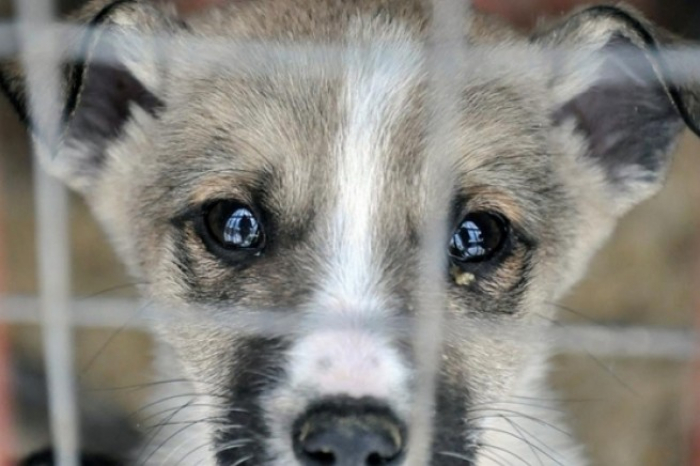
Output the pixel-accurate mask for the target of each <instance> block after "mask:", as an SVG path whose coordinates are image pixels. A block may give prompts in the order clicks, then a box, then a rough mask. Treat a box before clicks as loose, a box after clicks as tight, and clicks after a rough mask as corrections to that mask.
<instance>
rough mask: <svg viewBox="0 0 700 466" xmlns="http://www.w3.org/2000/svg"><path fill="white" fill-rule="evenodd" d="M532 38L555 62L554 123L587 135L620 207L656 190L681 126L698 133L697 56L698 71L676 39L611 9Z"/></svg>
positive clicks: (587, 13)
mask: <svg viewBox="0 0 700 466" xmlns="http://www.w3.org/2000/svg"><path fill="white" fill-rule="evenodd" d="M532 40H533V41H534V42H536V43H538V44H541V45H543V46H544V47H545V50H546V53H547V54H548V55H547V56H548V57H549V58H550V59H551V61H550V63H555V66H554V67H553V68H554V69H553V78H552V82H551V90H552V95H553V96H554V99H555V103H554V109H553V119H554V121H555V123H556V124H558V125H561V126H562V127H566V126H567V125H569V126H571V125H573V127H574V128H575V129H574V131H575V132H576V133H577V134H579V135H581V136H583V138H584V141H585V143H584V145H585V146H586V147H585V149H584V150H585V152H586V157H587V158H588V159H589V161H591V162H593V163H595V164H596V165H597V166H599V167H600V168H601V169H602V170H603V171H604V173H605V176H606V178H607V179H608V180H609V182H610V187H611V192H612V193H614V194H615V195H616V196H618V199H615V200H614V201H616V202H617V203H618V205H619V208H620V210H624V209H625V208H626V207H628V206H629V205H632V204H634V203H636V202H638V201H640V200H641V199H643V198H644V197H646V196H648V195H649V194H651V193H653V192H654V191H655V190H656V189H657V188H658V186H659V185H660V184H661V181H662V180H663V178H664V174H665V172H666V168H667V167H668V164H669V159H670V153H671V152H672V151H673V148H674V147H675V142H676V140H677V138H678V136H679V134H680V132H681V130H682V129H683V126H684V123H685V125H687V126H689V127H690V128H691V129H692V130H693V131H694V132H695V133H696V134H698V135H700V75H698V74H697V64H700V60H697V63H696V70H695V75H694V76H693V73H691V72H688V69H692V63H686V65H687V67H685V69H682V67H679V66H678V60H677V52H678V51H679V50H680V49H679V47H678V46H679V43H678V42H674V41H673V40H672V39H670V38H669V37H668V36H664V35H663V33H662V32H661V31H658V30H655V29H654V28H653V27H652V26H651V25H650V24H649V23H647V22H646V21H644V20H643V19H642V18H641V17H640V16H639V15H637V14H636V13H634V12H631V11H628V10H626V9H622V8H618V7H610V6H602V7H593V8H589V9H586V10H582V11H580V12H577V13H574V14H573V15H571V16H570V17H569V18H567V19H566V20H564V21H563V22H561V23H560V24H558V25H556V26H555V27H553V28H551V29H549V30H546V31H543V32H539V33H537V34H536V35H535V36H533V38H532ZM668 52H673V53H676V55H675V56H674V61H673V62H671V61H670V59H668V57H667V56H666V54H667V53H668ZM689 78H690V79H689ZM693 81H694V82H693ZM699 162H700V161H699Z"/></svg>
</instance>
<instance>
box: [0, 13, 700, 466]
mask: <svg viewBox="0 0 700 466" xmlns="http://www.w3.org/2000/svg"><path fill="white" fill-rule="evenodd" d="M434 13H435V11H434V10H433V6H432V4H431V3H430V2H427V1H421V0H255V1H241V2H228V3H224V4H223V5H221V6H219V7H217V8H215V9H212V10H210V11H208V12H205V13H202V14H200V15H198V16H193V17H188V18H182V17H179V16H178V15H177V14H176V13H175V12H174V11H172V10H170V9H169V8H167V7H165V6H163V5H162V4H155V3H149V2H146V1H137V0H131V1H129V0H121V1H110V2H106V1H95V2H92V3H91V4H89V5H88V6H87V7H86V8H85V9H84V10H83V12H82V13H81V14H80V15H79V17H80V19H81V21H83V23H85V24H87V25H89V26H90V29H89V31H88V32H87V33H85V34H81V35H80V36H79V37H78V38H77V41H76V44H77V45H76V46H75V47H73V48H72V49H71V50H73V51H75V50H77V51H79V52H80V53H79V57H80V60H79V62H78V63H76V62H75V61H72V62H71V61H70V60H69V59H68V58H65V59H63V58H61V59H60V60H59V61H61V62H64V61H65V62H66V63H67V64H66V70H67V71H66V73H65V76H66V77H65V79H64V80H63V81H62V90H63V100H64V101H65V111H64V116H63V119H62V123H63V126H62V132H61V135H60V137H59V138H58V140H53V139H51V138H50V136H48V135H47V134H46V133H44V132H42V128H41V125H39V124H37V123H36V121H35V119H32V116H31V115H30V113H29V112H28V110H27V106H26V104H25V102H26V95H27V92H26V89H25V85H24V84H23V83H24V78H23V73H22V72H21V70H20V69H19V67H17V66H16V65H13V64H7V65H6V66H5V67H4V72H3V74H2V79H1V80H0V84H1V85H2V88H3V89H4V91H5V93H6V94H7V96H8V97H9V99H10V100H11V101H12V103H13V104H14V105H15V107H16V109H17V110H18V112H19V113H20V115H21V116H23V117H24V119H25V120H26V121H27V122H28V123H29V124H30V126H32V127H33V130H34V131H33V133H34V135H35V136H36V139H37V141H38V145H39V147H40V148H41V150H42V151H43V154H44V155H43V159H44V160H45V161H46V164H47V168H48V169H50V170H51V171H52V172H53V173H55V174H56V175H57V176H59V177H61V179H63V180H64V181H65V182H66V183H67V184H68V185H70V186H71V187H72V188H74V189H75V190H77V191H78V192H80V193H82V194H83V195H84V196H85V199H86V200H87V202H88V203H89V205H90V206H91V208H92V210H93V211H94V214H95V216H96V217H97V218H98V220H99V221H100V222H101V224H102V225H103V227H104V229H105V231H106V232H107V234H108V235H109V237H110V238H111V240H112V242H113V244H114V247H115V248H116V250H117V252H118V253H119V255H120V256H121V257H122V259H123V260H124V263H125V264H126V265H127V267H128V269H129V271H130V272H131V274H133V276H134V277H136V278H137V279H138V280H139V282H142V283H144V285H143V287H142V294H143V296H144V298H145V299H146V300H148V301H149V302H151V303H152V304H153V306H154V307H156V308H157V309H158V310H159V312H158V314H157V318H155V319H154V320H153V328H154V332H155V333H156V335H157V337H158V340H159V342H160V343H159V344H160V346H159V350H158V352H157V361H156V365H157V367H158V369H159V370H160V371H161V372H162V373H164V375H165V376H166V377H167V378H168V379H170V380H176V381H175V382H171V383H167V384H162V385H163V386H167V387H168V390H169V392H168V393H167V394H163V393H161V394H160V397H161V398H160V400H161V401H160V403H161V404H160V406H162V407H163V408H164V410H163V412H165V413H166V415H165V416H163V418H162V419H161V420H160V422H159V423H158V428H157V429H154V430H152V431H150V432H148V433H147V434H146V435H145V437H146V438H145V441H144V444H143V445H142V446H140V447H137V448H136V449H135V450H134V453H133V464H139V465H141V464H154V465H155V464H158V465H160V464H175V465H212V466H213V465H219V466H241V465H255V466H257V465H268V466H287V465H304V466H315V465H336V466H357V465H392V466H398V465H421V464H431V465H440V466H445V465H452V464H454V465H474V466H487V465H504V464H542V465H544V464H559V465H567V466H576V465H583V464H585V460H584V459H583V457H582V454H581V451H580V449H579V447H578V446H577V445H576V444H575V442H574V441H573V440H572V439H571V438H570V437H569V436H568V435H567V434H566V433H565V429H564V428H563V427H561V423H560V420H559V419H557V418H556V416H554V415H553V414H552V413H553V411H552V409H551V407H552V406H548V405H546V402H545V401H539V400H544V399H547V398H548V390H547V388H546V387H545V386H544V384H543V378H544V375H545V373H546V365H547V358H548V353H549V351H548V343H547V338H546V329H547V322H549V321H550V319H551V317H552V315H553V306H552V303H553V302H555V301H556V300H557V299H558V298H559V297H561V296H562V294H563V293H565V292H566V291H567V290H568V289H569V288H570V287H571V285H572V284H573V283H574V282H576V280H578V279H579V277H580V276H581V275H582V273H583V271H584V269H585V267H586V265H587V263H588V261H589V259H590V257H591V256H592V255H593V253H594V252H595V251H596V250H597V249H598V247H599V246H600V245H601V244H602V243H603V242H604V240H605V239H606V238H607V237H608V235H609V234H610V232H611V231H612V229H613V227H614V225H615V222H616V220H617V219H618V218H619V217H620V216H621V215H623V214H624V213H625V212H626V211H628V210H629V209H630V208H631V207H632V206H633V205H635V204H636V203H638V202H640V201H642V200H643V199H645V198H647V197H649V196H650V195H652V194H653V193H654V192H655V191H656V190H657V189H658V188H659V187H660V185H661V183H662V181H663V179H664V175H665V173H666V170H667V168H668V166H669V162H670V160H669V154H670V153H671V151H672V149H673V147H674V144H675V141H676V139H677V137H678V135H679V133H680V132H681V130H682V129H683V127H684V122H685V123H686V124H687V125H689V126H690V127H691V128H693V129H694V130H696V132H697V129H698V126H697V121H698V118H697V117H698V115H699V114H700V112H698V105H697V104H698V99H699V98H700V94H699V93H698V87H697V85H696V84H693V83H692V82H690V81H688V80H684V81H682V82H681V81H678V80H674V79H671V78H673V77H675V76H677V75H678V74H679V73H680V72H682V71H683V68H679V67H678V66H677V64H676V63H670V62H669V61H667V60H665V59H664V57H663V56H662V55H661V54H660V53H659V50H660V45H659V44H661V43H664V44H666V43H668V39H667V38H666V37H665V36H663V34H661V33H660V32H658V31H656V30H655V29H654V28H653V27H652V26H651V25H650V24H648V23H647V22H645V21H644V20H643V19H641V18H640V17H638V16H637V15H636V14H635V13H633V12H631V11H629V10H627V9H622V8H616V7H594V8H590V9H586V10H582V11H579V12H576V13H574V14H572V15H571V16H569V17H568V18H566V19H564V20H562V21H561V22H559V23H557V24H555V25H550V26H548V27H547V28H546V29H542V30H538V31H537V32H535V33H534V34H532V35H527V36H524V35H520V34H518V33H516V32H514V31H512V30H510V29H509V28H508V27H507V26H505V25H503V24H501V23H499V22H498V21H497V20H495V19H492V18H489V17H484V16H480V15H478V14H476V13H471V12H464V13H465V14H464V16H463V17H457V18H452V20H453V21H456V22H457V23H458V24H459V29H460V31H459V36H458V37H456V38H454V39H455V40H454V41H453V42H450V43H449V44H447V45H445V44H443V45H444V47H442V48H441V44H436V43H435V42H434V41H433V40H432V39H433V38H434V37H439V36H440V33H441V32H442V31H440V30H439V28H435V27H434V24H433V21H434V20H435V17H436V15H435V14H434ZM448 49H449V50H448ZM446 50H447V52H445V51H446ZM433 54H437V56H442V57H443V58H445V57H448V58H450V57H451V58H450V59H445V60H443V61H436V60H434V58H435V55H433ZM66 55H67V56H68V55H69V54H66ZM72 56H75V55H72ZM686 65H687V64H686ZM436 66H443V67H449V71H448V72H444V71H445V69H444V68H443V69H442V70H443V73H438V74H439V75H440V76H443V77H444V78H445V79H442V80H441V79H434V78H435V73H434V71H435V70H436V69H437V70H438V71H440V69H439V68H436ZM684 76H686V77H687V76H689V74H688V73H685V75H684ZM448 83H449V85H450V87H451V89H447V88H446V86H445V85H446V84H448ZM441 85H442V87H441ZM441 96H442V97H441ZM446 96H447V97H446ZM436 103H437V104H436ZM440 103H446V104H448V106H449V107H450V108H449V109H448V108H445V107H443V106H441V105H439V104H440ZM426 251H428V252H431V251H432V252H434V254H433V257H432V259H433V262H432V263H431V262H430V254H426ZM431 264H432V266H434V267H437V266H439V268H438V269H431V268H430V267H431ZM425 270H438V272H436V273H426V272H425ZM426 284H427V285H426ZM431 285H435V286H431ZM431 290H432V291H437V293H435V294H434V295H432V294H427V295H426V292H430V291H431ZM431 316H432V317H431ZM434 319H437V320H434ZM435 322H437V325H435V326H434V328H433V329H432V330H431V331H436V332H437V333H436V335H437V336H439V337H440V339H439V341H438V342H437V343H435V342H433V346H434V347H435V348H433V347H431V346H430V345H428V347H427V348H428V350H432V349H435V350H436V351H437V354H436V355H435V356H436V357H435V358H432V359H431V358H430V355H429V354H426V351H427V352H428V353H429V352H430V351H428V350H426V347H425V346H422V345H421V344H419V342H421V341H423V340H421V339H420V335H421V334H422V333H421V332H422V331H427V329H426V328H424V327H422V325H428V324H431V323H435ZM428 341H429V340H428ZM426 361H428V362H427V363H426ZM430 361H433V362H434V365H432V366H431V365H430V364H429V363H430ZM426 374H427V375H426ZM431 375H434V379H432V378H431V377H430V376H431ZM426 381H427V382H426ZM431 381H432V382H434V383H431ZM425 387H427V390H426V389H424V388H425ZM533 397H536V398H537V400H538V402H537V403H530V402H528V401H527V400H530V399H531V398H533ZM550 398H551V397H550ZM421 410H422V412H423V413H424V414H426V413H427V416H426V415H423V417H421V416H420V415H417V414H416V413H419V414H420V412H421ZM421 420H422V421H423V422H421ZM426 436H427V438H426Z"/></svg>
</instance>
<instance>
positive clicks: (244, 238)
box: [204, 201, 265, 252]
mask: <svg viewBox="0 0 700 466" xmlns="http://www.w3.org/2000/svg"><path fill="white" fill-rule="evenodd" d="M204 226H205V229H206V233H207V235H208V236H209V237H210V238H211V239H212V240H214V242H215V243H216V245H217V246H220V247H222V248H224V249H226V250H233V251H250V252H260V251H261V250H262V248H263V246H264V243H265V234H264V232H263V227H262V224H261V223H260V220H259V219H258V216H257V215H256V214H255V213H254V212H253V210H252V209H251V208H249V207H247V206H245V205H243V204H241V203H239V202H235V201H218V202H215V203H214V204H212V205H210V206H209V207H208V208H207V209H206V210H205V212H204Z"/></svg>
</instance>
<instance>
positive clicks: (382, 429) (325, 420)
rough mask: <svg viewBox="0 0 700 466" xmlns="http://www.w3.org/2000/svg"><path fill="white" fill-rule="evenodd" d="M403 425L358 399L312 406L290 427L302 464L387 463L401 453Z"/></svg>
mask: <svg viewBox="0 0 700 466" xmlns="http://www.w3.org/2000/svg"><path fill="white" fill-rule="evenodd" d="M404 441H405V428H404V427H403V424H402V423H401V422H400V421H398V419H397V418H396V417H395V416H394V415H393V414H392V413H391V411H390V410H389V409H387V408H384V407H382V406H380V405H378V404H376V403H369V404H368V403H363V402H362V401H361V400H357V401H353V400H342V401H333V402H329V403H323V404H320V405H316V406H315V407H313V408H312V409H310V410H309V411H308V412H307V413H306V414H305V415H304V416H302V417H301V418H300V419H299V420H298V421H297V422H296V423H295V429H294V450H295V453H296V455H297V458H298V459H299V461H300V462H301V464H302V465H304V466H380V465H381V466H390V465H395V464H397V463H398V462H399V461H400V459H401V457H402V456H403V450H404Z"/></svg>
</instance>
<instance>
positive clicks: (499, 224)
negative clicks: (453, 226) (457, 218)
mask: <svg viewBox="0 0 700 466" xmlns="http://www.w3.org/2000/svg"><path fill="white" fill-rule="evenodd" d="M504 238H505V223H504V221H503V220H502V219H501V218H500V217H499V216H496V215H494V214H489V213H474V214H469V215H467V217H466V218H465V219H464V220H463V221H462V224H461V225H460V226H459V227H458V228H457V230H456V231H455V232H454V234H453V235H452V239H451V240H450V256H452V258H454V259H455V260H457V261H460V262H478V261H484V260H487V259H489V258H490V257H491V256H492V255H493V254H494V253H495V252H497V251H498V249H499V248H500V247H501V245H502V243H503V240H504Z"/></svg>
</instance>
